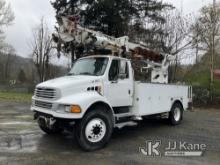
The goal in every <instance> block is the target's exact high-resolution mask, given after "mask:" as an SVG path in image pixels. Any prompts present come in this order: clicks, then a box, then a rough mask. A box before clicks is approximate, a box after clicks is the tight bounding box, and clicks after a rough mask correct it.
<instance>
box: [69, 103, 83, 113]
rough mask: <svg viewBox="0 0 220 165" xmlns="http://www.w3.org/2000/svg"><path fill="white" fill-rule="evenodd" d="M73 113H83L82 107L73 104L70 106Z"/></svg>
mask: <svg viewBox="0 0 220 165" xmlns="http://www.w3.org/2000/svg"><path fill="white" fill-rule="evenodd" d="M70 112H71V113H81V108H80V107H79V106H78V105H72V106H71V108H70Z"/></svg>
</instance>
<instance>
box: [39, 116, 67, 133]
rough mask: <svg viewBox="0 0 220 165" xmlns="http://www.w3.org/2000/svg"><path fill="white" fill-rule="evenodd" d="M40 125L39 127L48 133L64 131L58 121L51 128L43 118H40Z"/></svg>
mask: <svg viewBox="0 0 220 165" xmlns="http://www.w3.org/2000/svg"><path fill="white" fill-rule="evenodd" d="M38 125H39V128H40V129H41V130H42V131H43V132H45V133H46V134H48V135H54V134H59V133H62V131H63V130H62V129H61V128H59V125H58V124H57V123H55V124H54V126H53V127H52V128H49V127H48V126H47V125H46V123H45V121H44V120H43V119H39V120H38Z"/></svg>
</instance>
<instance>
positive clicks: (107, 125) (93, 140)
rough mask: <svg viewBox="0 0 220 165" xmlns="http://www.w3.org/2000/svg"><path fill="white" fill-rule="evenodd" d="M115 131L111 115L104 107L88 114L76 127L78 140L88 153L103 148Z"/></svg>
mask: <svg viewBox="0 0 220 165" xmlns="http://www.w3.org/2000/svg"><path fill="white" fill-rule="evenodd" d="M112 131H113V120H112V116H111V114H110V113H108V112H107V111H106V110H105V109H103V108H102V107H99V108H95V109H93V110H91V111H90V112H88V113H87V114H86V115H85V116H84V117H83V119H82V120H81V121H80V122H79V123H77V125H76V132H75V135H76V140H77V142H78V144H79V145H80V147H81V148H82V149H84V150H86V151H94V150H97V149H100V148H103V147H104V146H105V145H106V144H107V143H108V141H109V139H110V137H111V134H112Z"/></svg>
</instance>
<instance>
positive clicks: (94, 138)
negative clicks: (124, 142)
mask: <svg viewBox="0 0 220 165" xmlns="http://www.w3.org/2000/svg"><path fill="white" fill-rule="evenodd" d="M105 134H106V124H105V122H104V121H103V120H102V119H99V118H96V119H92V120H91V121H89V122H88V123H87V125H86V129H85V135H86V139H87V140H88V141H90V142H92V143H96V142H99V141H101V140H102V139H103V137H104V136H105Z"/></svg>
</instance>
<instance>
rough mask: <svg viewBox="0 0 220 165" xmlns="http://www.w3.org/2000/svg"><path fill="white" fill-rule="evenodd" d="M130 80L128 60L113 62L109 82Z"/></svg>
mask: <svg viewBox="0 0 220 165" xmlns="http://www.w3.org/2000/svg"><path fill="white" fill-rule="evenodd" d="M127 78H129V73H128V63H127V61H126V60H112V64H111V67H110V70H109V81H116V80H118V79H127Z"/></svg>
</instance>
